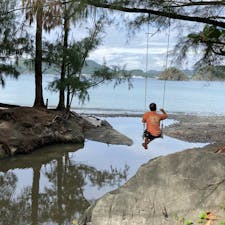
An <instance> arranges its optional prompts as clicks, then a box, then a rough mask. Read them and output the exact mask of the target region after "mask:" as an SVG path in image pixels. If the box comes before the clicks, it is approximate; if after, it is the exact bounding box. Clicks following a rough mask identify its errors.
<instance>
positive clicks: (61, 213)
mask: <svg viewBox="0 0 225 225" xmlns="http://www.w3.org/2000/svg"><path fill="white" fill-rule="evenodd" d="M102 119H103V118H102ZM105 119H106V120H107V121H108V122H110V123H111V124H112V125H113V127H114V128H115V129H117V130H118V131H120V132H122V133H123V134H126V135H127V136H128V137H130V138H132V140H133V142H134V144H133V145H132V146H121V145H106V144H103V143H99V142H93V141H89V140H86V141H85V143H84V146H81V145H56V146H49V147H45V148H43V149H39V150H37V151H35V152H33V153H32V154H29V155H19V156H17V157H15V158H12V159H4V160H0V209H1V210H0V225H28V224H29V225H30V224H32V225H37V224H39V225H40V224H42V225H46V224H48V225H53V224H54V225H67V224H70V225H71V224H73V222H74V221H75V220H76V219H78V218H79V217H80V215H82V213H83V212H84V210H85V209H86V208H87V207H88V206H89V204H90V203H91V202H92V201H94V200H96V199H98V198H99V197H101V196H103V195H104V194H105V193H107V192H109V191H111V190H114V189H116V188H118V187H120V186H121V185H123V184H124V183H125V182H126V181H127V180H129V179H130V178H131V177H132V176H134V174H135V173H136V172H137V170H138V168H139V167H140V166H141V165H142V164H144V163H146V162H148V161H149V160H151V159H153V158H155V157H157V156H160V155H167V154H170V153H173V152H178V151H182V150H184V149H187V148H192V147H201V146H204V145H205V144H204V143H187V142H183V141H180V140H176V139H174V138H170V137H167V136H164V138H163V139H161V138H160V139H156V140H154V142H152V143H151V144H150V149H149V150H147V151H146V150H144V149H143V148H142V147H141V142H142V138H141V135H142V134H141V132H142V124H141V119H140V118H138V117H134V118H129V117H128V118H122V117H116V118H110V117H108V118H105ZM173 122H174V121H172V120H166V122H165V125H168V124H170V123H173Z"/></svg>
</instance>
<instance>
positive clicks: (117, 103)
mask: <svg viewBox="0 0 225 225" xmlns="http://www.w3.org/2000/svg"><path fill="white" fill-rule="evenodd" d="M54 78H55V76H53V75H44V76H43V96H44V101H46V99H48V105H49V107H51V108H54V107H55V106H56V105H57V103H58V93H56V92H50V91H49V90H48V88H47V87H48V84H49V82H51V81H52V80H53V79H54ZM132 84H133V88H131V89H128V85H127V84H126V83H123V84H121V85H119V86H117V87H115V88H114V83H113V82H112V83H105V84H103V85H101V86H98V87H95V88H92V89H89V96H90V99H89V101H86V102H85V103H84V104H80V102H79V100H78V99H76V98H75V99H74V100H73V103H72V110H74V111H77V112H81V113H90V114H91V113H104V114H110V113H118V114H123V113H132V114H140V113H143V112H144V111H146V109H148V104H149V103H150V102H155V103H156V104H157V105H158V108H161V107H164V109H165V110H166V111H167V112H168V113H187V114H200V115H224V114H225V104H224V102H225V82H220V81H215V82H209V81H161V80H156V79H147V80H146V79H144V78H141V77H135V78H133V79H132ZM164 85H165V86H164ZM146 86H147V88H146V89H145V87H146ZM164 87H165V92H164ZM145 90H146V92H145ZM145 93H146V95H145ZM164 94H165V95H164ZM0 102H2V103H9V104H19V105H24V106H32V105H33V102H34V76H33V75H25V74H22V75H20V77H19V79H18V80H15V79H12V78H7V79H6V87H5V88H4V89H2V88H1V89H0ZM163 102H164V103H163Z"/></svg>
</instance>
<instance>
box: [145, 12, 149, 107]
mask: <svg viewBox="0 0 225 225" xmlns="http://www.w3.org/2000/svg"><path fill="white" fill-rule="evenodd" d="M148 17H149V19H148V29H147V43H146V64H145V105H144V109H145V111H146V110H147V88H148V82H147V81H148V80H147V72H148V49H149V34H150V33H149V30H150V14H149V16H148Z"/></svg>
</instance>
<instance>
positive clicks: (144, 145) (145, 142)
mask: <svg viewBox="0 0 225 225" xmlns="http://www.w3.org/2000/svg"><path fill="white" fill-rule="evenodd" d="M149 143H150V139H148V138H145V141H144V143H142V146H143V147H144V149H148V144H149Z"/></svg>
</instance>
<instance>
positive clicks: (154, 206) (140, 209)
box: [79, 146, 225, 225]
mask: <svg viewBox="0 0 225 225" xmlns="http://www.w3.org/2000/svg"><path fill="white" fill-rule="evenodd" d="M214 148H215V147H214V146H208V147H205V148H203V149H200V148H199V149H190V150H186V151H183V152H180V153H175V154H171V155H168V156H162V157H159V158H155V159H153V160H151V161H149V162H148V163H147V164H145V165H143V166H142V167H141V168H140V169H139V170H138V172H137V174H136V175H135V176H134V177H133V178H131V179H130V180H129V181H128V182H127V183H126V184H125V185H123V186H122V187H121V188H119V189H118V190H115V191H112V192H110V193H108V194H106V195H105V196H104V197H103V198H101V199H99V200H98V201H97V202H96V203H95V205H92V206H91V207H90V208H89V209H88V210H87V212H86V214H85V215H84V217H83V218H82V219H81V220H80V223H79V224H82V225H138V224H140V225H176V224H191V221H192V222H193V223H194V224H198V223H197V220H199V218H198V215H199V214H200V213H201V212H203V211H210V212H213V213H214V214H216V215H217V218H219V216H220V218H222V217H225V216H224V215H225V211H224V210H225V199H224V198H225V155H224V154H216V153H214V150H215V149H214ZM221 206H223V207H221ZM217 222H218V223H219V220H218V221H217ZM205 223H206V222H204V224H205Z"/></svg>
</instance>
